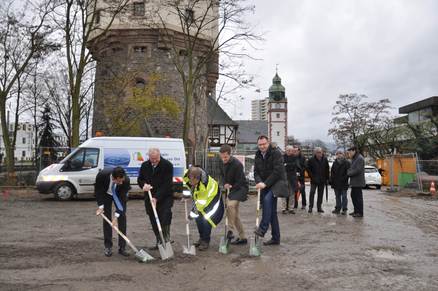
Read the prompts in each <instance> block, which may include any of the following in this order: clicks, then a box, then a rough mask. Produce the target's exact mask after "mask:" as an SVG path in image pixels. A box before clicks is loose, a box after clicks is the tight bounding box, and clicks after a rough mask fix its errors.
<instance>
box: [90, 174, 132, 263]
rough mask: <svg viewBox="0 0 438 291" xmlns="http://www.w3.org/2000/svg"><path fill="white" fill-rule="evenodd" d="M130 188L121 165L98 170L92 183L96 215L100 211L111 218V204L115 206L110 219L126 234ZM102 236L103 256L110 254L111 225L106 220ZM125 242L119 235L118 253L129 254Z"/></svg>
mask: <svg viewBox="0 0 438 291" xmlns="http://www.w3.org/2000/svg"><path fill="white" fill-rule="evenodd" d="M130 189H131V186H130V182H129V177H128V176H127V175H126V173H125V170H124V169H123V168H122V167H116V168H114V169H111V168H107V169H103V170H102V171H100V172H99V173H98V174H97V176H96V183H95V184H94V193H95V194H96V200H97V205H98V208H97V210H96V215H97V216H99V215H101V214H102V213H103V214H104V215H105V216H106V217H108V218H110V219H111V217H112V209H111V208H112V204H113V202H114V205H115V206H116V212H115V217H114V219H113V221H112V223H113V225H116V226H118V228H119V229H120V231H121V232H122V233H123V234H125V235H126V201H127V200H128V191H129V190H130ZM103 238H104V245H105V251H104V253H105V256H107V257H111V256H112V250H111V249H112V246H113V241H112V227H111V225H109V224H108V223H107V222H105V221H103ZM125 246H126V242H125V240H124V239H123V238H122V237H121V236H119V254H121V255H122V256H129V254H128V252H127V251H126V249H125Z"/></svg>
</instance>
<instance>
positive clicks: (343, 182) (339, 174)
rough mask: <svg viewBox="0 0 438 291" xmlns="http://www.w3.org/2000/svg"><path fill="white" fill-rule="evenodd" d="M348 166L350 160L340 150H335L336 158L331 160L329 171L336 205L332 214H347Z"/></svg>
mask: <svg viewBox="0 0 438 291" xmlns="http://www.w3.org/2000/svg"><path fill="white" fill-rule="evenodd" d="M348 168H350V162H349V161H348V160H347V159H346V158H345V156H344V152H343V151H342V150H337V151H336V160H335V161H334V162H333V165H332V169H331V172H330V182H331V183H330V184H331V185H332V188H333V190H334V191H335V196H336V206H335V210H333V211H332V213H334V214H339V213H341V209H342V215H345V214H347V210H348V209H347V205H348V199H347V190H348V175H347V171H348Z"/></svg>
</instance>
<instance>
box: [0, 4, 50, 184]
mask: <svg viewBox="0 0 438 291" xmlns="http://www.w3.org/2000/svg"><path fill="white" fill-rule="evenodd" d="M25 6H26V7H25V9H23V7H20V8H18V7H17V3H14V1H13V0H11V1H8V2H6V3H5V2H3V3H1V4H0V121H1V126H2V133H3V142H4V145H5V152H6V169H7V172H8V176H9V177H8V182H9V183H11V184H15V183H16V177H15V170H14V148H15V135H16V129H14V131H13V132H14V133H13V135H12V136H11V135H10V134H9V128H8V122H7V120H6V105H7V101H8V100H9V99H11V98H12V97H13V92H14V90H15V92H16V94H18V95H17V96H16V97H17V100H16V102H15V103H16V106H17V108H20V106H19V105H20V104H19V98H20V94H21V89H22V86H21V85H22V84H21V81H22V78H23V76H24V75H25V74H26V72H28V71H29V69H30V68H31V67H32V65H33V64H34V63H35V60H36V59H38V58H41V57H43V56H44V55H45V54H47V53H48V52H51V51H53V50H56V49H58V47H59V46H58V45H57V44H56V43H54V42H53V41H51V39H50V37H51V34H52V33H53V30H52V28H51V27H50V26H48V25H47V18H48V15H49V13H50V12H51V11H52V9H53V5H52V3H51V1H43V2H36V1H34V2H31V1H27V2H26V3H25ZM27 8H29V9H27ZM30 10H31V11H33V12H34V13H33V15H27V14H26V13H25V11H30ZM18 110H19V109H16V110H15V116H14V120H15V126H17V125H18Z"/></svg>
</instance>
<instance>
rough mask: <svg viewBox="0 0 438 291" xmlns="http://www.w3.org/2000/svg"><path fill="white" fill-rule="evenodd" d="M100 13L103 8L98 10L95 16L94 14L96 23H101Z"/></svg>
mask: <svg viewBox="0 0 438 291" xmlns="http://www.w3.org/2000/svg"><path fill="white" fill-rule="evenodd" d="M100 13H101V10H96V14H95V16H94V22H95V23H96V24H99V23H100Z"/></svg>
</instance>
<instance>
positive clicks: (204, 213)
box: [184, 167, 224, 251]
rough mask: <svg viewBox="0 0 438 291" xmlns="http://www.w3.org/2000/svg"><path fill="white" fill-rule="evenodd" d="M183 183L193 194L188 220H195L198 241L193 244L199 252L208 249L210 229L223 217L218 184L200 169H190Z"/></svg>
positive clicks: (222, 205)
mask: <svg viewBox="0 0 438 291" xmlns="http://www.w3.org/2000/svg"><path fill="white" fill-rule="evenodd" d="M184 183H185V184H186V185H187V186H188V187H190V188H191V190H192V193H193V196H192V197H193V207H192V210H191V211H190V215H189V218H190V219H195V221H196V225H197V227H198V231H199V241H198V242H197V243H195V246H196V247H198V249H199V250H200V251H204V250H207V249H208V246H209V244H210V234H211V229H212V228H213V227H216V226H217V225H218V224H219V222H220V221H221V219H222V216H223V215H224V204H223V201H222V199H221V194H220V191H219V186H218V183H217V182H216V181H215V180H214V179H213V178H212V177H210V176H209V175H207V173H206V172H205V171H204V170H203V169H201V168H200V167H190V168H189V169H188V171H186V173H185V175H184Z"/></svg>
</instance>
